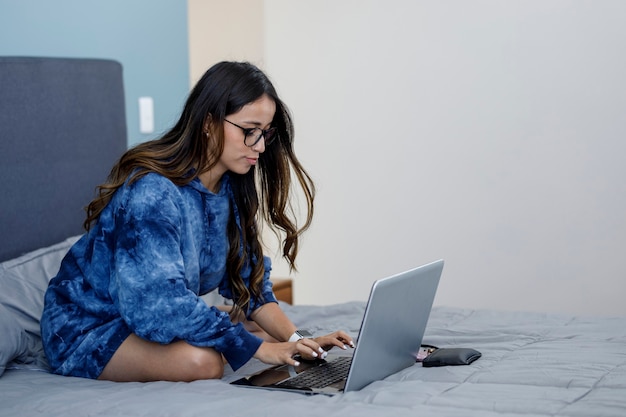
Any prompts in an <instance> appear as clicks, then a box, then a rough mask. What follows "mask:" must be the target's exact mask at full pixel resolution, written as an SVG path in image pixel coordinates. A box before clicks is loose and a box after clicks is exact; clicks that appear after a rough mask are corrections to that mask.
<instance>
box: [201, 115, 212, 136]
mask: <svg viewBox="0 0 626 417" xmlns="http://www.w3.org/2000/svg"><path fill="white" fill-rule="evenodd" d="M212 128H213V116H211V114H210V113H209V114H207V116H206V118H205V119H204V124H203V125H202V132H203V133H204V134H205V135H206V136H209V134H210V133H211V129H212Z"/></svg>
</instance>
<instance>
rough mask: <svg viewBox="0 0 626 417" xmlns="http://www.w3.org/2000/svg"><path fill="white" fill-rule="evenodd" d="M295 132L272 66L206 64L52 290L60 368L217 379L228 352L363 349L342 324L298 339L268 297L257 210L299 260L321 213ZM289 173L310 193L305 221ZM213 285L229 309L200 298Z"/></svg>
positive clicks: (48, 322) (286, 359)
mask: <svg viewBox="0 0 626 417" xmlns="http://www.w3.org/2000/svg"><path fill="white" fill-rule="evenodd" d="M292 140H293V127H292V123H291V119H290V116H289V113H288V110H287V108H286V107H285V105H284V104H283V103H282V102H281V100H280V99H279V98H278V96H277V94H276V91H275V89H274V87H273V86H272V84H271V82H270V81H269V80H268V78H267V77H266V76H265V74H263V73H262V72H261V71H260V70H259V69H258V68H256V67H255V66H253V65H251V64H248V63H234V62H222V63H219V64H217V65H215V66H213V67H212V68H210V69H209V70H208V71H207V72H206V73H205V74H204V76H203V77H202V79H200V81H199V82H198V84H197V85H196V86H195V87H194V89H193V90H192V91H191V93H190V95H189V98H188V99H187V102H186V104H185V107H184V109H183V113H182V115H181V117H180V119H179V120H178V122H177V123H176V125H175V126H174V127H173V128H172V129H171V130H170V131H169V132H167V133H166V134H165V135H164V136H163V137H161V138H160V139H157V140H154V141H150V142H146V143H143V144H140V145H137V146H136V147H134V148H133V149H130V150H129V151H127V152H126V153H125V154H124V155H123V156H122V157H121V159H120V160H119V161H118V162H117V164H116V165H115V166H114V167H113V169H112V171H111V173H110V175H109V178H108V180H107V182H106V183H105V184H103V185H101V186H100V187H99V193H98V196H97V197H96V198H95V199H94V200H93V201H92V202H91V203H90V204H89V206H88V207H87V219H86V221H85V228H86V229H87V231H88V233H87V234H86V235H84V236H83V237H82V238H81V239H80V240H79V241H78V242H77V243H76V244H75V245H74V246H73V247H72V248H71V249H70V251H69V252H68V254H67V255H66V257H65V258H64V260H63V262H62V265H61V268H60V271H59V273H58V275H57V276H56V277H55V278H54V279H52V280H51V282H50V285H49V288H48V291H47V292H46V297H45V307H44V312H43V316H42V320H41V327H42V329H41V330H42V338H43V342H44V349H45V352H46V355H47V357H48V359H49V362H50V365H51V368H52V370H53V372H55V373H59V374H64V375H74V376H82V377H88V378H99V379H106V380H113V381H152V380H170V381H191V380H196V379H208V378H221V377H222V375H223V372H224V360H226V361H227V362H228V363H229V364H230V366H231V367H232V368H233V369H235V370H236V369H238V368H239V367H240V366H242V365H243V364H244V363H246V362H247V361H248V360H249V359H250V358H252V357H255V358H258V359H259V360H261V361H263V362H266V363H268V364H292V365H296V364H297V361H296V360H295V359H294V356H295V355H300V356H302V357H303V358H314V357H319V356H325V353H326V349H329V348H331V347H333V346H339V347H341V348H345V347H346V344H348V345H353V343H352V340H351V338H350V337H349V336H348V335H347V334H346V333H344V332H342V331H337V332H334V333H332V334H329V335H326V336H322V337H318V338H315V339H301V338H300V337H299V336H298V333H297V332H296V326H295V325H294V324H293V323H292V322H291V321H290V320H289V319H288V318H287V317H286V315H285V314H284V313H283V312H282V310H281V309H280V307H279V305H278V304H277V303H276V299H275V297H274V294H273V293H272V289H271V283H270V282H269V273H270V261H269V259H268V258H267V257H264V256H263V251H262V246H261V242H260V236H259V228H258V225H257V220H258V219H261V218H262V219H264V220H266V222H267V223H268V224H269V225H270V226H271V227H272V228H273V229H274V230H275V231H277V232H279V233H281V236H282V237H283V240H282V243H283V246H282V249H283V256H284V257H285V258H286V259H287V261H288V262H289V264H290V266H291V268H295V260H296V255H297V253H298V238H299V236H300V234H301V233H302V232H303V230H305V229H306V228H307V227H308V226H309V224H310V222H311V219H312V213H313V199H314V194H315V190H314V186H313V183H312V181H311V179H310V177H309V176H308V174H307V173H306V171H305V170H304V169H303V167H302V166H301V165H300V163H299V161H298V159H297V158H296V156H295V155H294V152H293V146H292ZM292 174H295V178H297V180H298V182H299V185H300V187H301V188H302V191H303V194H304V196H305V197H306V199H307V203H308V204H307V205H308V210H307V215H306V220H305V222H304V225H303V226H302V227H300V228H298V227H297V225H296V219H294V218H293V217H292V216H291V213H293V212H292V211H291V210H290V206H289V199H290V191H291V178H292ZM214 289H219V292H220V293H221V294H222V295H223V296H224V297H226V298H229V299H232V300H233V302H234V304H233V307H232V309H231V311H230V313H228V312H224V311H221V310H220V309H218V308H216V307H209V306H207V305H206V303H204V301H203V300H202V299H200V298H199V295H202V294H206V293H208V292H209V291H212V290H214ZM246 319H248V320H251V321H253V322H254V325H256V326H258V328H260V329H261V330H262V331H263V332H264V333H265V334H266V335H267V336H268V337H267V339H268V340H267V341H265V340H263V339H261V338H260V337H258V336H256V335H255V334H253V333H251V332H250V331H248V330H247V329H246V326H244V324H246V323H244V322H245V321H246ZM270 339H273V342H272V341H269V340H270Z"/></svg>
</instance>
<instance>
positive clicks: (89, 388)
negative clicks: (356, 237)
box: [0, 302, 626, 417]
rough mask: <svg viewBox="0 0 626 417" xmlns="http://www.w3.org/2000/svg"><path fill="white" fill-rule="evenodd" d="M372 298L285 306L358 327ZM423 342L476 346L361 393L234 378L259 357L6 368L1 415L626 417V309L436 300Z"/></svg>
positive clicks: (318, 327) (321, 320)
mask: <svg viewBox="0 0 626 417" xmlns="http://www.w3.org/2000/svg"><path fill="white" fill-rule="evenodd" d="M364 307H365V304H364V303H362V302H350V303H343V304H338V305H331V306H290V305H286V304H284V305H283V308H284V310H285V311H286V313H287V314H288V315H289V316H290V317H291V318H292V320H293V321H294V322H295V323H296V324H297V325H299V326H300V327H306V328H308V329H311V330H312V331H313V332H314V334H322V333H325V332H327V331H330V330H333V329H335V328H343V329H345V330H347V331H348V332H350V333H351V334H353V335H356V334H357V333H358V329H359V326H360V321H361V317H362V313H363V310H364ZM424 343H427V344H432V345H435V346H438V347H471V348H474V349H477V350H479V351H480V352H481V353H482V357H481V358H480V359H479V360H477V361H475V362H474V363H472V364H471V365H464V366H448V367H436V368H424V367H422V366H421V364H420V363H416V364H415V365H414V366H412V367H410V368H407V369H405V370H403V371H400V372H398V373H396V374H394V375H391V376H389V377H388V378H386V379H384V380H382V381H378V382H375V383H372V384H370V385H369V386H367V387H365V388H363V389H362V390H360V391H356V392H349V393H346V394H340V395H336V396H333V397H326V396H307V395H303V394H300V393H289V392H276V391H267V390H262V389H251V388H246V387H239V386H234V385H230V384H229V382H230V381H233V380H235V379H237V378H239V377H240V376H242V375H245V374H246V373H248V372H251V371H254V370H257V369H260V368H261V367H263V366H264V365H263V364H261V363H259V362H258V361H256V360H252V361H250V362H249V363H248V364H247V365H246V366H244V367H243V368H241V369H240V370H238V371H237V372H232V371H230V370H228V369H227V372H226V374H225V376H224V379H223V380H219V381H195V382H191V383H171V382H149V383H114V382H108V381H94V380H87V379H81V378H73V377H63V376H57V375H52V374H49V373H47V372H46V371H44V370H42V368H41V367H38V366H33V365H30V366H23V365H22V366H19V365H13V366H9V367H8V369H7V370H6V372H5V373H4V375H3V376H2V377H0V415H2V416H6V417H8V416H20V417H21V416H31V415H46V416H68V415H90V416H105V415H107V416H110V415H116V416H122V415H123V416H170V415H172V416H197V415H220V414H227V415H236V416H240V415H241V416H243V415H246V416H249V415H298V416H301V415H317V416H320V415H326V416H346V415H358V416H361V417H362V416H376V415H394V416H405V415H406V416H409V415H410V416H417V415H428V416H465V417H467V416H481V417H489V416H586V417H589V416H620V417H623V416H625V415H626V317H581V316H574V315H567V314H560V315H559V314H542V313H534V312H505V311H490V310H468V309H459V308H450V307H442V306H437V307H435V308H434V309H433V311H432V313H431V317H430V320H429V324H428V328H427V331H426V335H425V338H424Z"/></svg>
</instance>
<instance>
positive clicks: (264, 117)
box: [200, 95, 276, 191]
mask: <svg viewBox="0 0 626 417" xmlns="http://www.w3.org/2000/svg"><path fill="white" fill-rule="evenodd" d="M274 113H276V103H274V100H272V99H271V98H270V97H268V96H267V95H263V96H261V97H260V98H259V99H258V100H256V101H253V102H252V103H249V104H246V105H245V106H243V107H242V108H241V110H239V111H238V112H236V113H233V114H229V115H228V116H226V119H227V120H228V122H224V152H222V156H221V157H220V159H219V161H218V163H217V165H215V166H214V167H213V168H211V170H210V171H209V172H207V173H205V174H204V175H202V176H201V178H200V179H201V180H202V181H203V183H204V185H205V186H206V187H207V188H208V189H209V190H212V191H216V186H217V185H218V183H219V181H220V179H221V178H222V175H224V173H225V172H227V171H231V172H234V173H236V174H245V173H247V172H248V171H250V168H252V167H253V166H254V165H256V164H257V162H258V159H259V157H260V155H261V154H262V153H263V152H264V151H265V138H263V139H261V140H259V141H258V142H257V143H256V144H255V145H254V146H252V147H249V146H246V144H245V143H244V138H245V134H244V132H243V130H242V129H241V128H239V127H237V126H235V125H239V126H241V127H242V128H245V129H250V128H260V129H269V128H270V126H271V123H272V120H274ZM229 122H231V123H229ZM233 123H234V124H233ZM207 174H209V175H207Z"/></svg>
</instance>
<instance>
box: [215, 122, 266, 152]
mask: <svg viewBox="0 0 626 417" xmlns="http://www.w3.org/2000/svg"><path fill="white" fill-rule="evenodd" d="M224 121H225V122H228V123H230V124H231V125H233V126H236V127H238V128H239V129H241V130H243V134H244V138H243V143H244V144H245V145H246V146H247V147H249V148H252V147H253V146H254V145H256V144H257V143H259V141H260V140H261V138H263V139H265V146H269V144H270V143H272V142H273V141H274V139H276V128H275V127H270V128H269V129H261V128H260V127H252V128H245V127H241V126H239V125H238V124H235V123H233V122H231V121H230V120H226V119H224Z"/></svg>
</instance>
